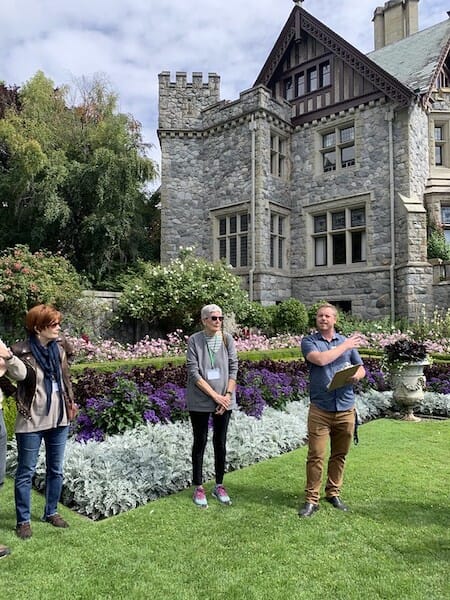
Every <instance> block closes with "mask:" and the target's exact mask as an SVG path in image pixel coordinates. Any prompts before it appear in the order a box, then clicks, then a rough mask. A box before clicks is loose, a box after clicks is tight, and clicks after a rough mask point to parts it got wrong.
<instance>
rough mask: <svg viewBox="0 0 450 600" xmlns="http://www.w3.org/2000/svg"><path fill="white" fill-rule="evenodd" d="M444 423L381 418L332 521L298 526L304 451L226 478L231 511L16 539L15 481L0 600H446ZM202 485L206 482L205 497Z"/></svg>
mask: <svg viewBox="0 0 450 600" xmlns="http://www.w3.org/2000/svg"><path fill="white" fill-rule="evenodd" d="M449 451H450V421H423V422H421V423H405V422H400V421H394V420H387V419H381V420H378V421H375V422H372V423H369V424H366V425H364V426H363V427H361V429H360V444H359V446H357V447H353V448H352V450H351V453H350V456H349V460H348V466H347V471H346V482H345V487H344V492H343V499H344V500H345V501H346V502H348V504H349V505H350V506H351V508H352V512H351V513H348V514H346V513H341V512H339V511H337V510H336V509H334V508H333V507H331V506H330V505H329V504H327V503H324V502H322V503H321V510H320V511H319V512H318V513H317V514H316V515H314V517H313V518H312V519H309V520H307V519H305V520H302V519H299V518H298V516H297V508H298V504H299V502H301V501H302V488H303V485H304V462H305V455H306V448H301V449H299V450H296V451H295V452H291V453H289V454H285V455H284V456H281V457H278V458H275V459H272V460H269V461H267V462H264V463H260V464H257V465H255V466H252V467H249V468H246V469H243V470H241V471H236V472H234V473H230V474H228V475H227V476H226V484H227V486H228V489H229V492H230V494H231V495H232V497H233V500H234V504H233V506H232V507H223V506H219V505H218V504H217V502H215V501H213V499H211V500H210V508H209V509H208V510H201V509H198V508H196V507H195V506H194V504H193V503H192V501H191V498H190V495H191V491H190V490H186V491H184V492H181V493H179V494H175V495H173V496H170V497H167V498H164V499H161V500H158V501H156V502H152V503H149V504H147V505H146V506H144V507H142V508H139V509H137V510H134V511H131V512H129V513H127V514H123V515H120V516H117V517H114V518H111V519H107V520H104V521H100V522H91V521H89V520H88V519H86V518H84V517H81V516H79V515H77V514H73V513H71V511H69V510H68V509H66V508H64V507H61V513H62V515H63V516H64V517H65V518H67V519H68V520H69V521H70V525H71V527H70V529H68V530H57V529H54V528H52V527H51V526H49V525H48V524H44V523H41V522H39V516H40V514H41V512H42V506H43V502H42V498H41V497H40V496H39V495H38V494H34V496H33V531H34V535H33V538H32V539H31V540H28V541H21V540H18V539H17V538H16V537H15V534H14V532H13V527H14V524H15V523H14V508H13V492H12V481H11V480H8V481H7V483H6V486H5V489H4V490H3V492H2V494H1V497H0V541H1V542H3V543H6V544H8V545H10V547H11V548H12V555H11V556H10V557H8V558H5V559H3V560H1V561H0V582H1V583H0V595H1V598H2V600H21V599H24V600H25V599H26V600H33V599H49V600H57V599H65V600H70V599H75V598H76V599H80V600H91V599H92V600H94V599H95V600H103V599H111V600H120V599H122V598H123V599H125V598H132V599H134V598H137V599H141V598H142V599H146V598H149V599H150V598H151V599H153V598H155V599H161V600H170V599H176V600H201V599H206V600H219V599H224V600H225V599H236V600H247V599H248V600H252V599H255V600H266V599H267V600H277V599H281V598H282V599H283V600H284V599H287V600H292V599H293V600H296V599H301V600H303V599H304V600H313V599H316V598H331V599H333V600H353V599H355V600H356V599H358V600H359V599H361V598H363V599H365V600H376V599H384V600H385V599H393V600H401V599H405V600H424V599H427V600H438V599H444V598H450V587H449V583H448V582H449V580H450V572H449V559H450V552H449V550H450V543H449V525H450V502H449V490H450V467H449V462H450V461H449V454H450V452H449ZM210 488H211V485H208V491H209V490H210Z"/></svg>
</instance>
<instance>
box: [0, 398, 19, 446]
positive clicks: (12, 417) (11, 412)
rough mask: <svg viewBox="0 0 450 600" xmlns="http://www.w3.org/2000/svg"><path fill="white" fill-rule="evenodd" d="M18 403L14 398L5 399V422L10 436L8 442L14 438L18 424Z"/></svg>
mask: <svg viewBox="0 0 450 600" xmlns="http://www.w3.org/2000/svg"><path fill="white" fill-rule="evenodd" d="M16 415H17V408H16V401H15V400H14V398H3V418H4V420H5V426H6V433H7V434H8V440H11V439H12V438H13V436H14V429H15V424H16Z"/></svg>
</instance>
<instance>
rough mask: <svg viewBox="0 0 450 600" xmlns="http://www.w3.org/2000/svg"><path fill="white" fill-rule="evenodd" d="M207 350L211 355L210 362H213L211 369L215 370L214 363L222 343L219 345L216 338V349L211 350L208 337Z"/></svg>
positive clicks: (215, 337) (216, 337)
mask: <svg viewBox="0 0 450 600" xmlns="http://www.w3.org/2000/svg"><path fill="white" fill-rule="evenodd" d="M205 338H206V348H207V350H208V354H209V360H210V361H211V367H212V368H213V369H214V362H215V360H216V353H217V351H218V350H219V348H220V343H219V344H218V345H217V344H216V342H217V340H218V336H214V348H213V349H212V350H211V348H210V344H209V342H208V338H207V337H206V335H205Z"/></svg>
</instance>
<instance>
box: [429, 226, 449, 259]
mask: <svg viewBox="0 0 450 600" xmlns="http://www.w3.org/2000/svg"><path fill="white" fill-rule="evenodd" d="M427 256H428V258H440V259H442V260H450V244H449V243H448V242H447V240H446V239H445V235H444V232H443V231H442V229H432V230H431V233H430V234H429V236H428V242H427Z"/></svg>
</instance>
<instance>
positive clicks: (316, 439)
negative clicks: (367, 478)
mask: <svg viewBox="0 0 450 600" xmlns="http://www.w3.org/2000/svg"><path fill="white" fill-rule="evenodd" d="M354 427H355V410H354V409H353V408H352V409H351V410H345V411H340V412H328V411H326V410H322V409H320V408H317V406H314V404H311V405H310V407H309V414H308V458H307V461H306V488H305V502H310V503H311V504H317V503H318V502H319V498H320V487H321V485H322V473H323V465H324V460H325V453H326V450H327V445H328V439H330V446H331V447H330V458H329V460H328V473H327V483H326V485H325V496H326V497H327V498H330V497H332V496H339V494H340V491H341V486H342V481H343V478H344V465H345V457H346V456H347V454H348V451H349V450H350V446H351V443H352V439H353V431H354Z"/></svg>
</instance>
